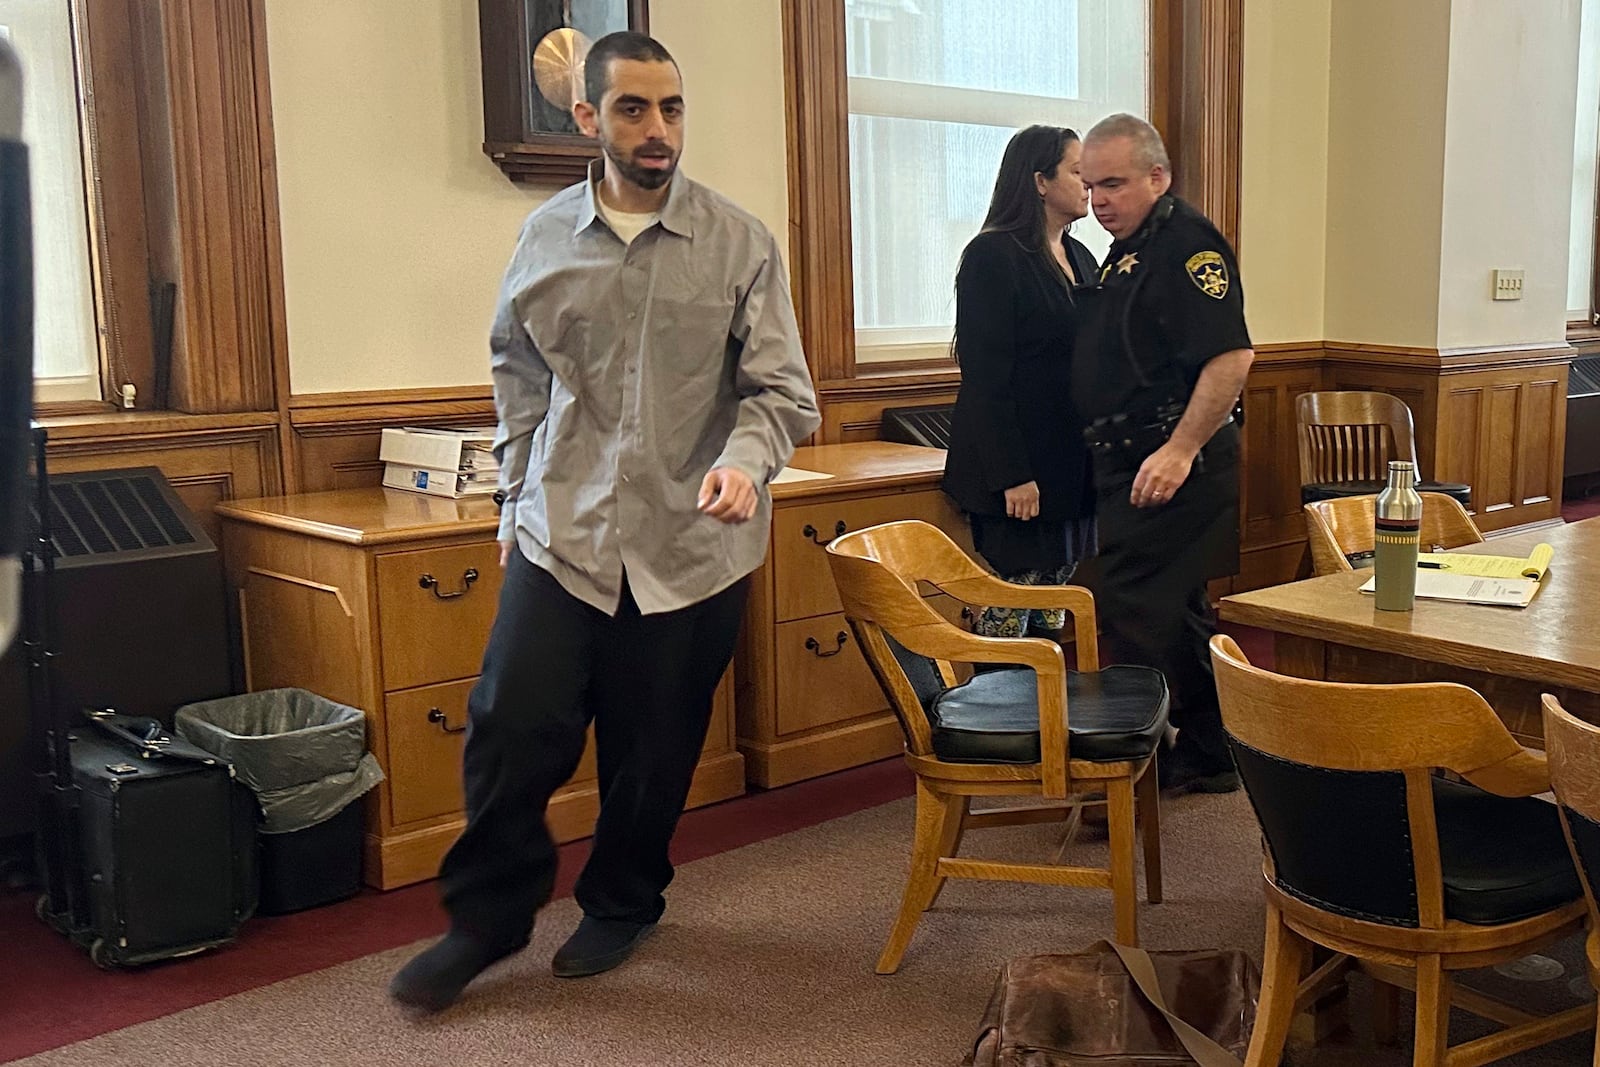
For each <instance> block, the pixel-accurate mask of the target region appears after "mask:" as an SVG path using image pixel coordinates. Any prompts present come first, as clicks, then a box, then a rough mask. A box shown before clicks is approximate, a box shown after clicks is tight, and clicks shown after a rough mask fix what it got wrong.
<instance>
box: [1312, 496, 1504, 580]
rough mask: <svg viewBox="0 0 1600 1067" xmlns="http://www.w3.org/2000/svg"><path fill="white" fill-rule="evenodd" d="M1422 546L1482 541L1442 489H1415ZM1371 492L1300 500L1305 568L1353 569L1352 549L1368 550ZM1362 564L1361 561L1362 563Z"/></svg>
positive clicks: (1374, 501) (1430, 547) (1463, 510)
mask: <svg viewBox="0 0 1600 1067" xmlns="http://www.w3.org/2000/svg"><path fill="white" fill-rule="evenodd" d="M1419 495H1420V496H1421V497H1422V536H1421V541H1422V550H1423V551H1424V552H1430V551H1433V550H1435V549H1443V548H1460V547H1461V546H1462V545H1477V544H1482V543H1483V534H1482V533H1481V532H1480V531H1479V530H1478V524H1477V523H1475V522H1473V521H1472V516H1471V515H1468V514H1467V509H1466V508H1464V507H1462V506H1461V502H1460V501H1459V500H1457V499H1456V498H1455V497H1453V496H1449V495H1447V494H1445V493H1421V494H1419ZM1377 505H1378V498H1377V497H1376V496H1372V495H1368V496H1345V497H1338V498H1335V499H1333V500H1317V501H1313V502H1312V503H1310V504H1306V505H1305V513H1306V540H1307V541H1308V543H1309V544H1310V546H1311V567H1312V570H1313V571H1315V572H1316V573H1317V574H1333V573H1335V572H1337V571H1349V570H1354V569H1355V567H1356V565H1355V564H1353V563H1351V562H1350V559H1349V557H1350V556H1351V555H1352V554H1355V553H1360V552H1366V553H1370V552H1371V551H1372V549H1373V535H1374V526H1373V517H1374V515H1375V513H1376V511H1377ZM1362 566H1365V564H1362Z"/></svg>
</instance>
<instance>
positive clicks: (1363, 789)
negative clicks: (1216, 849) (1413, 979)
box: [1211, 634, 1548, 929]
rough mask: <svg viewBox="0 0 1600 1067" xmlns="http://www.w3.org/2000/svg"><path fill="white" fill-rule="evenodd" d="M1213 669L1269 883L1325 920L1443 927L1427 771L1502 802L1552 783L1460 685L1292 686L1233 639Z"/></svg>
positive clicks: (1224, 639)
mask: <svg viewBox="0 0 1600 1067" xmlns="http://www.w3.org/2000/svg"><path fill="white" fill-rule="evenodd" d="M1211 660H1212V664H1213V667H1214V669H1215V672H1216V681H1217V695H1218V697H1219V698H1220V699H1221V703H1222V720H1223V723H1224V725H1225V726H1226V727H1227V730H1228V734H1229V737H1230V739H1231V741H1232V744H1233V749H1234V759H1235V761H1236V762H1237V764H1238V767H1239V774H1240V776H1241V777H1242V778H1243V779H1244V785H1245V790H1246V791H1247V792H1248V794H1249V796H1250V801H1251V804H1252V805H1253V806H1254V808H1255V811H1256V817H1257V820H1258V821H1259V822H1260V824H1261V830H1262V834H1263V836H1264V837H1265V838H1266V843H1267V848H1268V851H1269V854H1270V856H1271V860H1272V869H1273V878H1274V880H1275V881H1276V883H1277V884H1278V885H1279V886H1280V887H1281V888H1282V889H1283V890H1284V891H1285V892H1287V893H1289V894H1291V895H1293V896H1296V897H1298V898H1300V899H1302V900H1306V901H1308V902H1310V903H1313V904H1315V905H1316V906H1317V907H1319V908H1321V909H1323V910H1324V911H1330V912H1333V913H1335V914H1340V915H1345V916H1347V917H1351V918H1359V919H1365V920H1367V921H1373V922H1382V923H1387V924H1390V925H1394V926H1410V927H1422V928H1428V929H1437V928H1439V927H1441V926H1442V925H1443V924H1444V886H1443V879H1442V876H1441V874H1440V859H1439V836H1438V829H1437V825H1436V823H1435V820H1434V790H1435V788H1436V783H1435V778H1434V776H1433V774H1432V772H1433V771H1434V770H1435V769H1444V770H1449V771H1454V772H1456V773H1457V774H1460V775H1462V776H1464V777H1465V778H1466V779H1467V780H1468V781H1469V782H1471V783H1472V784H1474V785H1476V786H1478V787H1480V788H1483V789H1487V790H1489V791H1491V792H1495V793H1499V794H1501V795H1504V796H1520V795H1527V794H1528V793H1529V792H1538V791H1539V790H1540V789H1542V788H1543V785H1542V783H1544V782H1547V781H1548V777H1547V775H1546V772H1545V768H1544V762H1543V760H1542V759H1541V758H1540V757H1538V756H1535V755H1533V754H1532V753H1529V752H1527V751H1526V750H1524V749H1523V748H1522V746H1521V745H1519V744H1517V742H1516V740H1515V739H1513V738H1512V736H1511V734H1510V733H1509V732H1508V731H1507V730H1506V728H1505V726H1504V725H1503V724H1502V723H1501V722H1500V720H1499V718H1497V717H1496V716H1495V713H1494V711H1493V709H1492V708H1490V707H1489V705H1488V704H1487V703H1486V702H1485V701H1484V699H1483V698H1482V697H1481V696H1479V695H1478V694H1477V693H1475V692H1473V691H1472V690H1471V689H1468V688H1467V687H1465V686H1461V685H1453V684H1448V683H1437V684H1435V683H1424V684H1412V685H1357V684H1352V683H1342V682H1318V681H1309V680H1306V679H1303V678H1290V677H1287V676H1284V675H1280V674H1275V673H1273V672H1271V671H1267V670H1263V669H1261V668H1259V667H1255V666H1252V665H1251V663H1250V661H1249V660H1248V659H1246V658H1245V655H1244V653H1243V652H1241V651H1240V650H1239V646H1238V645H1237V644H1236V643H1235V642H1234V641H1233V639H1232V638H1231V637H1228V636H1227V635H1225V634H1223V635H1218V636H1217V637H1214V638H1212V640H1211ZM1421 724H1426V726H1425V728H1424V727H1423V726H1422V725H1421ZM1438 787H1439V788H1444V787H1445V786H1444V785H1440V786H1438Z"/></svg>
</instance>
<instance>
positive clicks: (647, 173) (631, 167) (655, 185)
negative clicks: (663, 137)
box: [600, 140, 678, 189]
mask: <svg viewBox="0 0 1600 1067" xmlns="http://www.w3.org/2000/svg"><path fill="white" fill-rule="evenodd" d="M600 147H601V148H602V149H604V150H605V153H606V162H607V165H609V166H613V167H616V168H617V171H618V172H619V173H621V175H622V176H623V177H624V178H627V179H628V180H629V181H630V182H632V183H633V184H634V185H637V186H638V187H639V188H641V189H659V188H661V187H662V186H663V185H665V184H667V183H668V182H670V181H671V180H672V176H673V174H675V173H677V170H678V160H677V157H676V156H672V157H670V158H671V159H672V163H671V165H670V166H667V167H664V168H662V169H660V170H656V169H655V168H652V167H646V166H642V165H641V164H639V163H636V162H634V160H633V159H624V158H623V157H622V156H621V155H619V154H618V153H617V152H616V150H615V149H613V148H612V147H611V143H610V142H609V141H605V140H602V141H601V142H600ZM645 149H652V150H654V151H661V152H671V151H672V150H671V149H670V148H668V147H667V146H666V145H664V144H662V143H660V142H654V143H650V144H643V145H640V146H639V147H638V148H636V149H634V153H633V154H634V156H635V157H637V156H638V155H639V153H640V152H642V151H644V150H645Z"/></svg>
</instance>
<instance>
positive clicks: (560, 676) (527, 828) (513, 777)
mask: <svg viewBox="0 0 1600 1067" xmlns="http://www.w3.org/2000/svg"><path fill="white" fill-rule="evenodd" d="M748 588H749V580H748V579H741V580H740V581H738V582H736V583H734V585H732V586H730V587H729V588H727V589H725V590H723V591H722V592H720V593H717V594H715V595H713V596H711V597H709V598H708V599H706V600H703V601H701V602H699V603H697V604H693V605H691V606H689V607H687V608H683V609H681V610H679V611H672V612H665V613H661V614H656V615H640V613H639V607H638V605H637V604H635V603H634V600H633V596H632V594H631V593H630V592H629V591H628V589H627V588H626V586H625V587H624V590H623V594H622V603H621V605H620V607H619V608H618V610H617V614H616V615H615V616H608V615H606V614H605V613H604V612H602V611H599V610H597V609H595V608H593V607H591V606H589V605H588V604H585V603H584V602H583V601H581V600H579V599H577V598H576V597H574V596H572V595H571V594H570V593H568V592H567V591H566V590H565V589H563V588H562V587H561V585H560V583H558V582H557V581H556V580H555V578H554V577H552V576H551V575H550V574H549V573H548V572H546V571H545V570H543V569H541V568H539V567H537V566H535V565H534V564H532V563H530V562H529V561H528V560H527V559H526V558H525V557H524V556H523V555H522V553H521V552H519V551H513V552H512V553H511V562H510V563H509V565H508V566H507V568H506V575H505V584H504V585H503V587H502V588H501V591H500V607H499V614H498V615H497V616H496V618H495V622H494V629H493V630H492V631H491V633H490V635H489V646H488V650H487V651H486V652H485V653H484V658H483V675H482V677H481V678H479V680H478V684H477V685H476V686H474V687H473V690H472V696H471V698H470V700H469V702H468V726H467V738H466V753H465V760H464V771H465V780H466V802H467V826H466V829H465V831H463V832H462V834H461V837H460V839H458V840H457V841H456V843H455V845H454V847H452V848H451V849H450V851H449V853H447V854H446V855H445V858H444V863H443V865H442V866H441V868H440V871H439V879H440V883H441V888H442V893H443V898H444V906H445V909H446V910H447V911H448V912H449V913H450V919H451V924H452V926H453V927H455V928H457V929H462V930H465V931H467V932H469V933H471V934H473V935H474V936H476V937H478V938H479V939H481V940H483V941H485V942H488V943H490V944H493V945H496V946H512V945H517V944H521V943H523V942H525V941H526V940H527V938H528V935H529V932H530V931H531V930H532V928H533V916H534V912H535V911H537V910H538V909H539V907H541V906H542V905H543V904H544V903H545V902H546V901H548V900H549V899H550V893H551V891H552V888H553V887H554V883H555V873H556V849H555V843H554V841H553V840H552V839H551V837H550V832H549V830H548V829H547V828H546V826H545V807H546V805H547V804H548V803H549V800H550V795H551V794H552V793H554V792H555V791H556V790H557V789H558V788H560V787H561V785H562V784H564V783H565V782H566V781H567V779H568V778H570V777H571V776H572V773H573V771H574V770H576V769H577V766H578V760H579V758H580V757H581V756H582V755H583V747H584V741H585V731H586V729H587V728H588V726H589V723H590V722H591V720H592V721H593V723H594V729H595V743H596V749H597V752H596V755H597V758H598V769H599V774H600V783H599V784H600V818H599V821H598V822H597V823H596V825H595V833H594V842H593V846H592V848H591V851H590V854H589V862H588V863H587V864H586V865H585V867H584V869H583V873H582V874H581V875H580V876H579V878H578V884H577V889H576V894H575V895H576V897H577V900H578V904H579V905H580V906H581V907H582V908H583V911H584V913H585V914H586V915H591V916H594V917H595V918H601V919H627V920H632V921H637V922H654V921H655V920H656V919H658V918H659V917H660V915H661V912H662V910H663V908H665V906H666V902H665V901H664V900H663V898H662V896H661V893H662V890H664V889H665V888H666V887H667V883H668V882H670V881H671V880H672V864H671V862H670V861H669V860H668V858H667V846H668V844H669V843H670V842H671V840H672V834H673V831H674V830H675V829H676V828H677V825H678V816H679V815H680V814H682V812H683V804H684V801H685V799H686V798H687V797H688V794H689V782H690V779H691V778H692V777H693V775H694V768H695V764H696V763H697V762H698V760H699V756H700V749H701V746H702V745H703V744H704V743H705V736H706V727H707V725H708V724H709V722H710V718H711V701H712V696H713V694H714V692H715V690H716V687H717V683H718V681H719V680H720V679H721V677H722V673H723V671H724V670H726V668H727V666H728V660H729V659H730V658H732V656H733V646H734V641H735V639H736V638H737V636H738V632H739V621H740V618H741V617H742V615H743V614H744V603H745V595H746V592H747V590H748Z"/></svg>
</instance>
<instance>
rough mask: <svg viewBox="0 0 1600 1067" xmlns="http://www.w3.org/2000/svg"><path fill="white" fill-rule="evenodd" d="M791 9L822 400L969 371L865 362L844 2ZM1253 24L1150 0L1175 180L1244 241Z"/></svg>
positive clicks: (1158, 114) (794, 282)
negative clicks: (1242, 154)
mask: <svg viewBox="0 0 1600 1067" xmlns="http://www.w3.org/2000/svg"><path fill="white" fill-rule="evenodd" d="M782 16H783V31H784V33H783V40H784V82H785V94H784V95H785V108H786V112H787V120H788V147H789V215H790V221H789V230H790V261H791V262H790V278H791V289H792V290H793V293H794V300H795V312H796V315H797V317H798V319H799V323H800V333H801V338H802V340H803V341H804V343H805V348H806V360H807V362H808V363H810V365H811V372H812V378H813V379H814V380H815V381H816V383H817V385H818V388H819V391H820V392H821V393H822V395H823V402H824V404H826V402H827V399H828V394H829V393H830V392H831V391H845V390H848V391H850V392H852V393H855V392H857V391H859V390H860V389H861V388H863V387H864V386H868V385H871V384H873V383H874V382H876V383H880V384H881V385H882V386H883V387H885V388H892V387H894V386H896V385H897V384H901V383H904V382H907V381H911V380H915V381H916V382H918V383H919V384H925V383H927V382H929V381H933V380H948V381H950V382H952V383H953V382H956V381H959V378H960V374H959V371H958V370H957V369H956V365H955V363H954V361H953V360H952V359H950V358H949V356H948V355H945V356H943V357H941V358H938V359H911V360H902V361H878V360H872V361H863V362H862V363H861V364H858V363H857V362H856V343H855V330H856V325H855V296H854V280H853V276H852V270H851V250H852V248H853V245H852V242H851V222H850V147H849V121H850V104H849V88H848V69H849V68H848V63H847V52H846V44H845V22H846V17H845V9H844V4H843V3H842V2H839V0H827V2H817V0H783V5H782ZM1243 23H1244V8H1243V0H1215V2H1208V3H1205V4H1188V3H1185V2H1184V0H1150V31H1151V32H1150V74H1149V80H1148V86H1149V90H1148V91H1149V98H1150V108H1149V112H1150V120H1151V122H1152V123H1153V124H1154V125H1155V126H1156V127H1157V129H1159V130H1161V132H1162V136H1163V137H1164V138H1165V139H1166V142H1167V148H1168V151H1169V153H1170V154H1171V156H1172V158H1173V179H1174V190H1175V191H1177V192H1178V193H1179V194H1180V195H1183V196H1184V197H1185V198H1186V199H1188V200H1190V201H1191V202H1192V203H1194V204H1195V205H1196V206H1197V207H1199V208H1200V209H1201V210H1202V211H1204V212H1205V213H1206V214H1207V215H1208V216H1210V217H1211V219H1212V221H1213V222H1215V223H1216V224H1217V226H1218V228H1219V229H1221V230H1222V232H1223V233H1224V234H1225V235H1226V236H1227V237H1228V239H1229V240H1230V241H1232V242H1233V243H1234V246H1235V248H1237V246H1238V229H1239V143H1240V124H1241V120H1240V115H1241V103H1242V95H1243V94H1242V58H1243V56H1242V47H1241V42H1242V40H1243ZM841 250H842V251H841ZM908 347H910V346H908Z"/></svg>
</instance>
